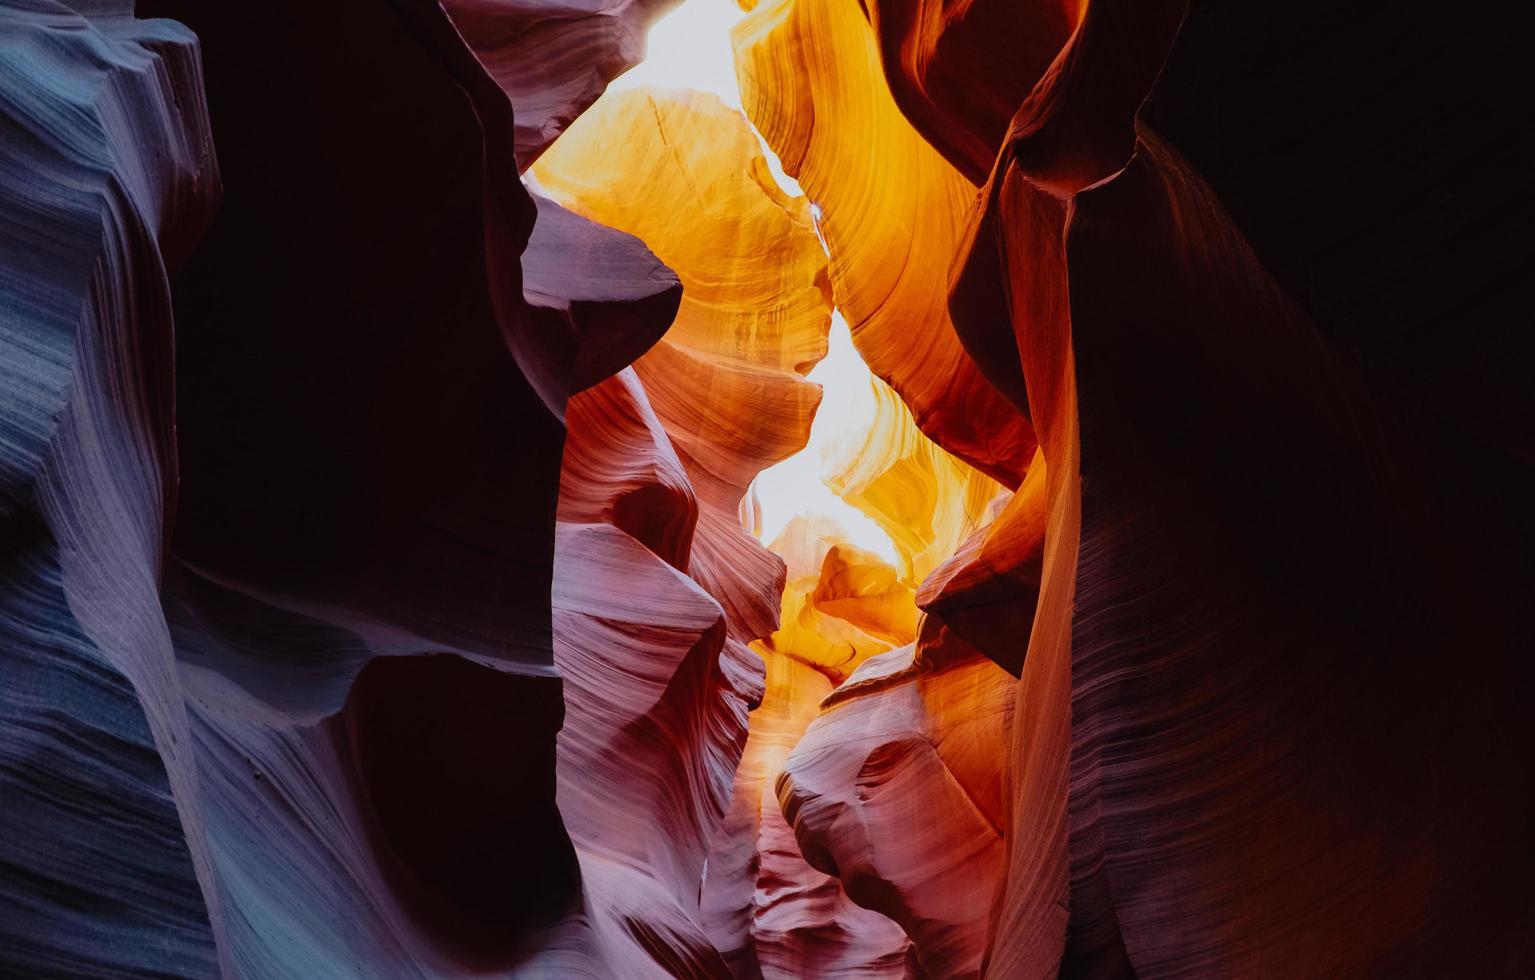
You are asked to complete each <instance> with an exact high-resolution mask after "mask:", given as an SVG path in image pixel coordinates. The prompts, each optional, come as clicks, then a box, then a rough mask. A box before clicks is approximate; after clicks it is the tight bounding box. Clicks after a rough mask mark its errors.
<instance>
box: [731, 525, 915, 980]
mask: <svg viewBox="0 0 1535 980" xmlns="http://www.w3.org/2000/svg"><path fill="white" fill-rule="evenodd" d="M841 538H842V532H841V531H840V529H839V528H838V527H837V526H836V524H835V523H834V522H832V521H831V520H830V519H829V518H823V517H814V518H807V517H796V518H794V519H793V520H792V521H790V523H789V525H788V526H787V527H786V528H785V529H784V531H783V533H782V534H781V535H780V536H779V538H778V539H777V540H775V541H774V542H773V544H772V548H773V550H774V552H775V553H777V554H780V555H783V556H784V559H785V561H786V563H787V565H788V581H787V584H786V585H785V588H784V626H783V627H782V628H780V629H779V630H778V631H776V632H775V633H774V634H773V635H772V636H771V637H769V638H768V639H766V640H764V641H762V642H760V643H754V644H752V648H753V649H754V650H755V651H756V652H757V653H758V654H760V655H761V657H762V660H763V661H764V663H765V664H766V666H767V684H766V691H765V693H764V694H763V698H762V705H761V707H759V708H758V709H757V710H755V711H753V712H752V714H751V731H750V735H749V736H748V738H747V742H746V748H745V751H744V753H743V755H742V757H741V765H740V768H739V769H738V770H737V772H736V778H735V788H734V792H733V795H732V798H731V802H730V810H729V812H728V813H727V815H726V819H725V824H724V827H723V829H722V832H721V835H720V837H719V839H718V840H717V842H716V844H715V846H714V849H713V851H712V852H711V854H710V857H709V876H708V878H707V879H706V880H705V882H704V894H703V903H704V908H705V912H706V914H707V916H708V918H707V920H706V921H707V922H708V925H709V930H710V935H711V936H712V937H713V938H714V941H715V944H716V946H717V947H718V948H719V949H720V950H721V951H722V952H724V954H725V957H726V960H727V962H728V963H729V965H730V968H731V971H732V975H733V976H736V977H765V978H783V980H787V978H790V977H802V976H818V977H819V976H828V977H848V978H852V977H906V976H911V975H914V974H912V973H911V970H912V969H913V966H912V964H911V960H910V955H909V950H910V943H909V942H908V940H907V938H906V936H905V935H904V934H903V933H902V931H901V929H900V928H899V927H898V926H897V925H896V924H895V923H894V922H892V921H891V920H890V919H888V918H886V917H885V916H882V915H880V914H878V913H875V912H872V911H869V910H867V909H864V908H860V907H859V906H858V905H855V904H854V903H853V902H852V900H851V899H849V898H848V896H847V894H846V892H845V891H844V889H843V887H842V883H841V882H840V881H839V880H838V879H837V878H836V877H835V876H833V875H831V874H828V873H827V872H826V870H817V869H816V868H813V867H811V866H810V865H809V864H807V863H806V861H805V859H804V857H803V856H802V855H801V852H800V848H799V845H798V843H797V842H796V841H795V839H794V832H793V831H792V830H791V829H790V826H789V824H788V823H787V821H786V820H785V818H784V814H783V812H782V810H781V809H780V807H779V805H778V801H777V797H776V795H775V793H774V789H773V787H774V784H775V783H776V782H777V780H778V779H779V775H780V773H781V772H782V771H783V765H784V760H785V759H786V758H787V757H788V755H789V753H790V751H791V750H793V748H794V746H795V745H796V744H797V743H798V742H799V740H800V738H801V737H802V736H803V735H804V733H805V730H806V729H807V728H808V727H809V725H810V723H811V722H812V721H813V720H814V719H815V716H816V714H817V712H818V710H819V705H820V703H821V701H822V699H823V698H825V697H826V696H827V695H828V694H830V693H831V692H832V689H833V687H834V686H835V684H836V683H838V682H840V681H841V680H842V679H843V678H845V677H846V676H847V675H848V674H850V673H852V672H853V671H854V670H855V669H856V667H857V665H858V664H859V663H863V662H866V661H867V660H868V658H869V657H871V656H874V655H875V654H878V653H882V652H884V651H887V650H889V649H890V648H891V646H893V645H895V643H898V642H901V641H902V639H909V637H908V636H906V635H905V634H904V633H903V626H902V623H903V620H905V621H909V619H910V613H911V612H914V610H908V611H902V610H901V609H900V608H899V606H898V604H896V603H892V602H891V601H890V596H889V591H890V585H891V584H894V583H895V570H894V569H892V568H890V567H889V566H888V565H885V564H884V563H883V562H881V561H880V560H879V559H878V558H877V557H875V556H873V555H867V554H866V553H860V552H858V551H857V549H853V548H851V547H849V546H848V545H846V544H845V543H844V542H841V541H839V539H841ZM823 568H824V569H827V570H829V572H830V574H829V575H827V576H826V578H827V579H830V580H831V581H830V582H829V583H828V586H827V588H826V589H825V590H821V591H823V593H830V594H832V595H834V596H835V598H834V599H833V601H834V602H837V601H840V602H841V604H842V605H841V607H840V608H841V610H842V611H844V612H847V613H848V619H847V620H843V619H841V618H839V617H837V616H833V615H830V614H827V613H823V612H821V611H819V610H817V609H816V607H815V603H814V599H813V598H812V596H813V595H814V594H816V593H817V591H818V585H819V583H820V582H821V581H822V580H823V576H822V573H821V571H820V569H823ZM849 581H859V582H863V583H865V584H873V585H874V586H875V588H874V589H871V590H866V591H867V594H866V595H863V596H860V597H858V598H857V599H852V597H850V596H848V595H847V594H846V593H847V592H849V591H854V590H849V589H848V588H847V587H846V585H847V583H848V582H849ZM896 588H899V585H898V584H896ZM905 595H906V597H907V598H906V603H907V605H908V606H909V605H910V598H909V597H910V591H909V590H907V591H906V592H905ZM850 600H851V601H850ZM860 620H861V621H862V625H865V626H867V627H868V628H869V630H870V632H865V631H864V629H861V628H859V626H857V625H854V622H856V621H860ZM887 635H888V636H891V637H892V639H884V638H883V637H884V636H887ZM831 870H835V869H831Z"/></svg>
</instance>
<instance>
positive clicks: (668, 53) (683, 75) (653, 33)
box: [611, 0, 896, 564]
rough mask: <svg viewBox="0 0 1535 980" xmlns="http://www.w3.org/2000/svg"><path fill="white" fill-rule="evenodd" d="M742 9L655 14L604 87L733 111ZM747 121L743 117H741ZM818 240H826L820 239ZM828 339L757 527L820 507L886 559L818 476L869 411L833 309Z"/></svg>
mask: <svg viewBox="0 0 1535 980" xmlns="http://www.w3.org/2000/svg"><path fill="white" fill-rule="evenodd" d="M745 16H746V12H745V11H743V10H741V9H740V8H739V7H737V6H736V5H735V4H734V3H732V2H730V0H687V2H685V3H683V4H681V5H680V6H678V7H677V8H676V9H675V10H673V11H672V12H671V13H669V14H667V15H666V16H665V17H662V18H661V19H660V20H658V21H656V23H655V25H654V26H653V27H652V28H651V29H650V34H649V36H648V39H647V41H646V50H645V60H644V61H642V62H640V63H639V64H638V65H635V66H634V67H633V68H631V69H630V70H629V71H627V72H625V73H624V74H623V75H620V76H619V77H618V78H617V79H615V80H614V81H613V83H612V85H611V87H612V88H616V89H636V88H644V87H659V88H676V89H692V90H695V91H703V92H711V93H713V94H714V95H716V96H718V97H719V98H720V99H721V100H722V101H723V102H724V103H725V104H726V105H728V106H730V107H731V108H733V109H735V110H737V111H741V90H740V86H739V85H738V83H737V81H736V67H735V54H734V47H733V46H732V44H731V41H730V31H731V28H733V27H735V25H736V24H738V23H740V21H741V19H742V18H744V17H745ZM743 115H744V113H743ZM747 124H748V125H750V120H749V119H748V120H747ZM751 129H752V132H753V133H755V134H756V135H757V142H758V143H759V144H760V145H761V147H762V152H763V155H764V156H766V157H767V161H768V169H769V170H771V171H772V174H773V178H774V179H775V180H776V181H777V182H778V186H779V187H781V188H782V189H783V191H784V193H786V194H788V195H789V196H791V197H803V196H804V194H805V192H804V190H803V189H801V188H800V185H799V183H798V182H797V181H796V180H795V179H794V178H793V177H790V176H789V175H788V174H786V173H785V172H784V169H783V166H782V164H781V163H780V162H779V159H778V156H777V154H775V153H774V152H773V150H772V148H771V147H769V146H768V145H767V142H766V141H765V140H763V138H762V134H761V133H757V128H756V127H755V126H752V127H751ZM820 211H821V209H820V207H819V206H818V205H816V204H813V203H812V204H811V214H812V215H813V216H814V217H815V218H816V219H817V221H819V218H820ZM819 234H820V229H819V227H818V228H817V235H819ZM821 247H822V248H825V247H826V242H825V239H822V241H821ZM828 346H829V351H828V353H827V355H826V358H825V359H824V360H822V361H821V363H820V364H818V365H816V367H815V369H814V370H812V371H811V372H810V375H809V377H810V380H811V381H814V382H816V383H817V384H819V385H820V386H821V407H820V409H819V410H818V411H817V412H816V416H815V420H814V422H813V423H812V425H811V428H810V441H809V442H808V443H807V444H806V446H805V448H804V449H803V450H801V451H800V452H798V453H795V454H794V455H793V456H791V457H789V458H788V459H786V460H784V461H783V462H781V463H778V464H777V465H775V466H771V467H769V468H768V469H766V470H763V471H762V472H761V473H760V474H758V476H757V479H756V481H755V482H754V483H753V490H754V492H755V493H756V496H757V500H758V503H759V505H760V506H761V524H760V526H759V527H758V528H757V534H758V536H759V537H760V538H761V539H762V541H763V542H765V543H766V542H771V541H772V540H773V539H774V538H776V537H777V536H778V534H779V532H780V531H782V530H783V529H784V527H785V525H787V524H788V523H789V521H791V520H792V519H793V518H794V516H795V515H796V514H810V513H818V514H824V515H825V516H827V517H830V518H833V519H834V520H836V522H837V523H838V524H840V525H841V526H842V528H843V529H844V530H845V531H846V532H847V536H848V539H849V540H850V541H851V543H853V544H854V545H857V546H858V547H860V548H864V549H866V550H868V551H872V552H874V553H876V554H878V555H879V556H881V557H882V558H884V559H885V560H886V561H889V562H891V563H892V564H894V563H895V562H896V551H895V545H894V544H893V543H892V542H891V540H890V536H889V535H887V534H886V533H885V532H884V530H883V529H882V528H881V527H880V526H879V525H878V524H876V523H875V522H874V521H873V520H871V519H870V518H869V517H867V516H866V515H865V514H864V513H863V512H862V511H860V510H858V509H857V508H856V507H853V506H852V505H850V504H848V503H847V502H846V501H844V500H843V499H842V498H841V497H838V496H837V495H836V494H834V493H832V492H831V489H830V488H829V487H827V486H826V484H825V482H824V481H822V479H821V469H822V467H821V456H822V451H823V449H824V448H825V447H827V446H828V445H829V444H830V443H831V442H832V441H833V440H834V439H835V438H836V437H837V436H838V435H839V434H841V433H842V432H844V431H846V430H847V429H848V428H851V427H856V426H868V425H869V424H870V423H872V421H873V418H874V394H873V391H872V389H871V388H870V378H871V375H870V374H869V368H868V366H867V365H865V364H864V362H863V358H861V357H859V356H858V351H857V350H856V349H855V348H854V347H853V339H852V335H851V334H850V333H849V331H848V326H847V322H846V321H845V320H843V319H842V314H841V313H840V312H833V314H832V324H831V334H830V337H829V338H828Z"/></svg>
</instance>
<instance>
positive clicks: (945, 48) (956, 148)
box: [864, 0, 1092, 184]
mask: <svg viewBox="0 0 1535 980" xmlns="http://www.w3.org/2000/svg"><path fill="white" fill-rule="evenodd" d="M1091 4H1092V0H1032V2H1027V3H1008V2H1005V0H978V2H974V3H967V4H951V3H946V2H944V0H868V2H867V3H866V4H865V5H864V10H865V11H866V13H867V14H868V18H869V23H870V24H871V25H873V27H874V33H875V35H876V36H877V37H878V39H879V53H880V63H881V64H882V65H883V66H884V69H885V78H886V80H887V81H888V82H889V85H890V92H891V93H892V94H893V95H894V97H895V100H896V101H897V102H898V103H900V105H901V109H902V111H904V112H905V113H906V115H907V117H908V118H909V119H910V120H911V121H912V124H913V125H915V126H916V127H917V129H918V130H919V131H920V132H921V133H922V135H923V136H924V137H926V138H927V140H928V142H929V143H931V144H932V145H933V146H934V147H936V148H937V149H938V151H939V152H940V153H942V154H943V155H944V156H945V157H946V158H948V160H949V162H950V163H952V164H953V165H954V166H955V167H956V168H957V169H958V170H959V171H960V172H961V173H963V174H964V175H965V176H966V177H968V178H969V179H970V180H971V181H972V182H973V183H976V184H980V183H982V182H984V181H985V180H986V175H987V174H989V173H990V172H991V169H992V161H993V160H994V158H995V157H996V153H997V149H998V148H999V147H1000V146H1001V144H1002V138H1003V134H1004V133H1005V132H1006V131H1007V129H1008V125H1009V123H1011V121H1012V119H1013V113H1014V111H1015V110H1016V109H1017V108H1018V105H1019V104H1020V103H1021V102H1023V101H1024V99H1025V98H1026V97H1027V96H1029V95H1030V93H1031V92H1033V91H1035V90H1036V86H1038V85H1039V84H1040V82H1041V80H1042V79H1043V78H1044V77H1045V76H1046V75H1047V74H1048V73H1049V72H1050V71H1052V70H1054V69H1056V68H1057V67H1058V66H1059V64H1060V62H1061V60H1062V58H1063V56H1064V55H1063V52H1062V49H1063V47H1064V46H1065V45H1066V44H1067V42H1068V40H1069V39H1070V38H1071V36H1072V33H1073V31H1074V30H1075V29H1076V28H1077V26H1078V25H1079V24H1080V23H1081V20H1082V18H1083V17H1084V16H1085V14H1086V11H1087V10H1088V9H1089V7H1090V6H1091ZM998 38H1009V39H1011V40H1012V43H1010V44H1000V43H998V40H997V39H998Z"/></svg>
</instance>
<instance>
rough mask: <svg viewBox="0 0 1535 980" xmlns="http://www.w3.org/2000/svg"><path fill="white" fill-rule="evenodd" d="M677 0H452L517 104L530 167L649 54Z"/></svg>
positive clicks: (521, 159)
mask: <svg viewBox="0 0 1535 980" xmlns="http://www.w3.org/2000/svg"><path fill="white" fill-rule="evenodd" d="M673 2H674V0H445V2H444V3H443V8H444V9H445V10H447V12H448V16H449V17H451V18H452V19H453V23H454V25H455V26H457V27H458V29H459V30H460V31H461V32H463V35H464V40H465V41H467V42H468V43H469V47H471V48H472V49H474V53H475V54H476V55H477V56H478V57H479V59H480V61H481V62H483V63H484V64H485V67H486V68H487V69H488V70H489V72H490V75H491V77H492V78H494V79H495V80H496V84H498V85H500V86H501V88H502V89H503V90H504V91H505V92H506V94H507V95H508V96H509V97H510V98H511V100H512V104H513V105H515V106H516V107H517V165H518V168H519V169H522V170H526V169H527V168H528V167H529V166H530V165H531V164H532V163H533V161H534V160H536V159H538V156H539V154H541V153H543V152H544V150H545V149H546V148H547V147H548V146H549V144H551V143H553V142H554V141H555V139H556V138H558V137H559V135H560V134H561V133H562V132H564V131H565V129H566V127H568V126H569V125H570V124H571V122H572V121H574V120H575V118H576V117H577V116H579V115H580V114H581V113H582V112H584V111H585V110H586V109H587V107H589V106H590V105H591V104H592V103H593V102H595V101H597V98H598V97H599V96H600V95H602V93H603V90H604V89H606V88H607V84H608V82H610V81H612V80H613V79H614V78H617V77H618V76H619V75H621V74H623V73H624V72H625V71H627V70H628V69H629V68H630V67H631V66H633V65H635V64H636V63H638V62H639V61H640V59H641V58H643V57H644V55H645V32H646V31H647V30H648V29H649V28H650V25H651V22H652V21H653V20H654V19H655V18H656V17H658V16H660V14H661V13H662V12H663V10H664V9H665V8H667V7H669V6H671V5H672V3H673Z"/></svg>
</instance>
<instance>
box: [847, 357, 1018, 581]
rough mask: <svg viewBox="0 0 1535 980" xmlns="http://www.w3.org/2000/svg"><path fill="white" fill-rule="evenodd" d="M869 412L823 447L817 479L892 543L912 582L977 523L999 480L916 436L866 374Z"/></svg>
mask: <svg viewBox="0 0 1535 980" xmlns="http://www.w3.org/2000/svg"><path fill="white" fill-rule="evenodd" d="M870 387H871V389H872V391H873V394H874V407H873V413H872V418H870V419H869V420H868V425H867V428H865V429H863V430H862V431H860V430H859V429H849V430H847V431H846V432H845V433H844V434H842V435H841V436H839V437H838V438H837V439H836V440H835V441H833V442H832V443H831V444H830V445H828V446H827V447H826V449H825V450H824V454H823V457H822V461H821V465H822V474H823V476H822V478H823V479H824V480H825V481H826V485H827V486H828V487H830V488H831V489H832V491H833V492H835V493H836V494H837V495H838V496H840V497H842V498H843V499H844V500H846V501H847V502H848V503H850V504H852V505H853V506H854V507H857V508H858V509H859V510H861V511H863V512H864V513H865V514H868V515H869V517H871V518H873V519H874V522H875V523H876V524H878V525H879V526H880V528H881V529H882V530H884V531H885V533H886V534H888V535H889V536H890V540H891V541H892V542H894V544H895V546H896V550H897V552H898V554H899V556H900V559H901V577H902V578H903V579H904V580H905V581H907V582H909V583H919V582H921V581H922V580H923V579H925V578H927V576H928V575H929V574H930V573H931V572H932V571H933V570H934V569H935V568H937V567H938V566H939V565H940V564H941V563H942V562H944V561H945V560H946V559H947V558H948V557H949V556H950V555H951V554H953V553H954V550H955V549H956V548H958V547H959V546H960V544H961V543H962V542H963V541H964V540H965V538H966V537H968V536H969V535H970V533H971V532H972V531H974V530H975V529H976V528H977V527H978V526H979V525H980V524H982V523H984V522H985V521H986V520H987V519H988V518H989V517H990V516H991V505H992V503H993V501H995V500H996V499H997V498H998V496H999V495H1001V494H1003V493H1005V490H1004V489H1003V487H1001V486H1000V485H998V484H997V482H996V481H994V480H992V479H991V478H990V477H988V476H986V475H985V474H983V473H981V472H979V471H978V470H974V469H971V468H970V467H969V466H967V465H966V464H964V463H962V462H960V461H959V460H957V459H955V458H954V457H952V456H950V455H949V454H948V453H946V452H944V451H943V449H941V448H939V446H938V445H937V444H935V443H934V442H933V441H932V440H931V439H929V438H927V436H925V435H923V434H922V432H921V430H919V429H918V428H917V426H916V425H915V424H914V423H913V421H912V416H911V412H910V411H909V410H907V408H906V406H905V405H904V404H903V403H902V402H901V399H900V397H899V396H897V395H896V393H895V391H894V390H892V389H891V388H890V387H889V386H888V385H886V384H884V383H883V382H881V381H879V380H878V379H873V380H871V382H870Z"/></svg>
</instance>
